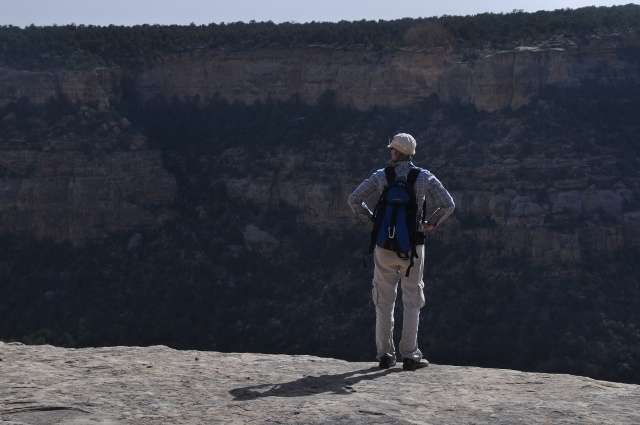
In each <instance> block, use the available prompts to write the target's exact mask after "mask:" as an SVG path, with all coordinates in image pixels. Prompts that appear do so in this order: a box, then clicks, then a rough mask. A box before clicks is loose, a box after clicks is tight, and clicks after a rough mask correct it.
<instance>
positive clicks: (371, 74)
mask: <svg viewBox="0 0 640 425" xmlns="http://www.w3.org/2000/svg"><path fill="white" fill-rule="evenodd" d="M556 41H557V42H556V43H548V44H547V45H545V46H541V47H519V48H517V49H515V50H510V51H480V52H475V53H474V54H473V56H477V57H476V58H475V59H473V60H469V59H468V58H466V57H465V56H466V55H465V54H463V53H462V52H457V51H452V50H446V49H442V48H431V49H424V50H420V49H410V48H404V49H400V50H397V51H394V52H376V51H372V50H368V49H364V48H362V47H359V46H354V47H335V46H327V45H309V46H303V47H282V46H277V45H273V46H267V47H262V48H255V49H251V50H243V51H236V50H233V49H227V48H220V49H197V50H189V51H184V52H179V53H171V54H161V55H157V56H156V57H154V58H148V59H147V60H146V63H145V66H144V67H142V68H139V69H136V70H132V69H126V68H125V69H121V68H119V67H112V68H98V69H95V70H92V71H88V72H72V71H65V70H62V71H52V72H28V71H16V70H11V69H6V68H0V106H1V105H4V104H6V103H8V102H10V101H15V100H17V99H19V98H20V97H23V96H26V97H28V98H29V99H31V100H33V101H35V102H45V101H46V100H47V99H49V98H50V97H51V96H56V97H57V96H60V95H61V94H64V95H66V96H67V98H68V99H70V100H72V101H76V100H81V101H82V102H84V103H87V102H98V103H99V104H101V105H108V99H109V98H120V97H121V96H122V86H121V80H122V77H123V75H124V76H126V77H127V78H131V79H132V80H133V81H134V82H135V86H134V87H135V90H136V91H137V92H138V94H139V96H140V100H141V101H142V102H145V101H147V100H149V99H151V98H153V97H155V96H157V95H162V96H164V97H165V98H171V97H173V96H178V97H179V98H184V97H187V96H190V97H193V96H199V97H200V98H201V99H203V100H204V99H207V98H211V97H213V96H215V95H218V96H220V97H221V98H224V99H228V100H229V101H234V100H238V101H242V102H246V103H252V102H254V101H255V100H265V99H267V98H271V99H280V100H286V99H289V98H290V97H291V96H292V95H294V94H297V95H299V96H300V99H301V100H302V101H304V102H307V103H315V102H316V101H317V99H318V98H319V96H320V95H321V94H322V93H324V92H325V91H326V90H333V91H334V92H335V94H336V100H337V102H338V104H339V105H341V106H347V105H350V106H352V107H354V108H356V109H359V110H366V109H369V108H371V107H372V106H374V105H378V106H383V107H390V108H404V107H409V106H414V105H416V104H418V103H420V102H421V101H422V100H424V99H426V98H427V97H429V96H430V95H432V94H436V95H438V96H439V98H440V99H441V100H443V101H451V100H453V99H459V100H460V101H461V102H462V103H463V104H473V105H475V106H476V107H477V108H478V109H479V110H484V111H496V110H500V109H502V108H505V107H511V108H513V109H517V108H519V107H521V106H523V105H525V104H527V103H528V102H529V101H530V99H531V97H532V96H534V95H536V94H537V93H539V91H540V90H541V89H542V87H544V86H545V85H547V84H555V85H572V84H577V83H579V82H580V81H581V80H583V79H585V78H601V79H602V78H603V79H606V80H608V81H610V82H616V81H629V80H633V81H637V80H638V78H639V75H640V74H639V71H638V66H637V64H635V63H631V62H629V61H627V60H625V59H624V58H623V56H622V54H621V49H622V48H624V47H627V46H632V45H636V44H637V42H638V40H637V36H636V35H635V34H631V35H611V36H603V37H592V38H590V39H589V40H587V41H584V40H578V39H564V38H561V39H559V40H556Z"/></svg>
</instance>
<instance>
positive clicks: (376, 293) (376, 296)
mask: <svg viewBox="0 0 640 425" xmlns="http://www.w3.org/2000/svg"><path fill="white" fill-rule="evenodd" d="M388 148H390V149H391V161H390V162H389V166H388V167H387V168H386V169H380V170H378V171H376V172H375V173H373V175H372V176H371V177H369V178H368V179H367V180H365V181H363V182H362V183H361V184H360V185H359V186H358V187H357V188H356V190H355V191H354V192H353V193H352V194H351V196H350V197H349V201H348V202H349V206H350V207H351V209H352V210H353V211H354V212H355V213H356V216H357V217H358V219H359V220H360V222H361V223H363V224H366V223H369V224H370V223H371V222H372V221H373V219H374V217H373V213H372V212H371V210H370V209H369V207H368V206H367V205H366V201H367V200H368V199H371V197H373V196H374V195H376V196H380V194H381V193H383V191H384V189H385V187H386V186H387V185H391V182H390V179H391V177H390V175H391V176H393V177H394V178H396V179H400V180H405V181H406V180H408V179H409V176H410V175H412V177H411V180H413V179H414V178H415V183H414V184H413V191H414V193H415V203H416V204H417V214H415V217H416V223H415V225H416V226H417V229H418V231H419V232H420V233H417V235H420V236H422V237H417V238H416V239H417V243H416V244H415V245H416V246H415V250H413V254H410V255H409V258H402V256H401V255H400V254H398V253H397V252H396V251H392V250H388V249H384V248H382V247H381V246H375V250H374V261H375V270H374V275H373V290H372V296H373V303H374V304H375V306H376V348H377V358H378V360H379V361H380V364H379V367H380V368H382V369H388V368H390V367H392V366H395V364H396V350H395V346H394V342H393V325H394V317H393V309H394V306H395V302H396V295H397V288H398V282H401V286H402V302H403V317H402V338H401V339H400V346H399V348H400V355H401V356H402V367H403V369H404V370H416V369H419V368H423V367H426V366H429V362H428V361H427V360H426V359H423V358H422V352H421V351H420V349H418V322H419V318H420V308H421V307H422V306H424V303H425V298H424V292H423V288H424V282H423V281H422V274H423V270H424V233H423V232H424V231H430V230H433V229H434V228H436V227H437V226H438V225H439V224H440V223H442V222H443V221H444V220H445V219H446V218H447V216H449V214H451V212H452V211H453V209H454V208H455V205H454V203H453V199H452V198H451V195H450V194H449V192H447V190H446V189H445V188H444V187H443V186H442V183H440V181H439V180H438V179H437V178H436V177H435V176H434V175H433V174H431V173H430V172H429V171H427V170H424V169H417V168H416V167H415V166H414V165H413V163H412V162H411V160H412V158H413V155H414V154H415V153H416V141H415V139H414V138H413V136H411V135H410V134H406V133H400V134H397V135H396V136H394V137H393V140H392V141H391V143H390V144H389V146H388ZM412 169H415V170H416V171H413V172H410V171H411V170H412ZM416 174H417V178H416ZM426 197H429V199H430V201H431V202H432V203H433V206H434V207H435V208H436V209H435V211H434V212H433V213H432V214H431V216H430V217H429V218H428V219H425V217H424V215H423V212H422V210H423V208H424V205H425V199H426ZM418 221H419V223H418ZM408 224H409V223H408ZM391 237H393V235H391ZM416 254H417V258H416V257H415V255H416ZM412 255H413V257H412ZM414 258H415V264H413V259H414ZM412 266H413V267H412Z"/></svg>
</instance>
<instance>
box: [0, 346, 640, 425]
mask: <svg viewBox="0 0 640 425" xmlns="http://www.w3.org/2000/svg"><path fill="white" fill-rule="evenodd" d="M639 421H640V387H639V386H637V385H629V384H619V383H612V382H605V381H597V380H593V379H589V378H583V377H577V376H571V375H559V374H558V375H553V374H544V373H523V372H518V371H513V370H503V369H482V368H477V367H456V366H446V365H431V366H430V367H429V368H426V369H422V370H419V371H416V372H404V371H402V369H401V368H400V367H394V368H391V369H388V370H381V369H378V368H377V364H376V363H373V362H369V363H350V362H345V361H342V360H334V359H330V358H320V357H313V356H284V355H265V354H245V353H218V352H198V351H177V350H172V349H169V348H167V347H164V346H152V347H146V348H140V347H104V348H85V349H64V348H58V347H52V346H46V345H45V346H24V345H22V344H19V343H9V344H5V343H2V342H0V423H2V424H7V425H9V424H11V425H22V424H25V425H26V424H45V423H46V424H78V423H101V424H117V423H135V424H161V423H172V424H196V423H202V424H205V423H206V424H211V423H224V424H231V423H250V422H260V423H291V424H320V423H338V422H344V423H354V424H383V423H384V424H409V423H433V424H467V423H475V424H513V423H553V424H575V423H580V424H616V425H620V424H633V423H638V422H639Z"/></svg>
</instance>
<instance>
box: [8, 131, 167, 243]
mask: <svg viewBox="0 0 640 425" xmlns="http://www.w3.org/2000/svg"><path fill="white" fill-rule="evenodd" d="M109 142H114V141H113V140H110V139H109V138H108V137H104V138H99V137H98V138H91V137H88V138H86V139H79V138H78V139H76V140H73V139H71V140H70V139H68V138H67V139H66V140H65V139H58V140H50V141H48V142H44V143H42V142H37V143H27V142H24V141H20V140H18V141H14V142H11V143H6V144H4V145H2V146H0V171H2V173H1V174H0V233H9V234H13V235H16V236H18V237H24V238H27V237H35V238H37V239H42V238H52V239H54V240H83V239H86V238H91V237H96V236H102V235H104V234H105V233H107V232H110V231H118V230H123V229H133V228H136V227H138V226H141V227H152V226H157V225H159V224H161V223H163V222H164V221H165V220H166V219H168V218H169V217H171V213H170V212H169V210H167V209H166V208H165V206H166V204H167V203H169V202H171V201H173V200H174V199H175V197H176V194H177V185H176V181H175V178H174V177H173V176H172V175H171V174H169V173H168V172H167V171H166V170H165V169H164V167H163V164H162V158H161V155H160V152H159V151H154V150H149V149H147V148H145V145H146V141H145V139H144V138H141V137H139V136H133V137H130V138H129V143H130V146H129V147H128V149H127V151H120V150H115V151H112V152H108V151H107V152H98V151H96V150H95V147H96V146H99V147H101V148H103V149H106V148H108V147H109V146H107V145H108V144H109ZM120 142H122V140H120ZM111 148H112V149H113V147H111ZM112 149H111V150H112Z"/></svg>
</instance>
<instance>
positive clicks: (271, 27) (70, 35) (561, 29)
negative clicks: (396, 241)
mask: <svg viewBox="0 0 640 425" xmlns="http://www.w3.org/2000/svg"><path fill="white" fill-rule="evenodd" d="M638 28H640V6H638V5H634V4H628V5H626V6H612V7H584V8H580V9H575V10H571V9H559V10H555V11H539V12H535V13H524V12H521V11H517V10H514V11H513V12H512V13H507V14H502V13H501V14H495V13H483V14H478V15H474V16H446V15H445V16H441V17H433V18H417V19H412V18H405V19H398V20H392V21H385V20H379V21H366V20H361V21H354V22H348V21H340V22H308V23H304V24H298V23H291V22H284V23H281V24H274V23H273V22H271V21H268V22H255V21H251V22H249V23H244V22H233V23H226V24H225V23H219V24H215V23H211V24H209V25H200V26H196V25H166V26H164V25H137V26H134V27H124V26H114V25H109V26H108V27H100V26H93V25H88V26H85V25H65V26H49V27H36V26H34V25H31V26H28V27H26V28H24V29H23V28H19V27H15V26H3V27H0V65H2V66H6V67H11V68H19V69H47V70H51V69H60V68H65V69H90V68H93V67H96V66H104V65H109V64H110V63H116V64H118V65H121V66H132V65H135V64H137V63H139V62H140V60H141V59H143V58H144V57H146V56H151V55H154V54H158V53H167V52H177V51H181V50H186V49H195V48H218V47H223V46H225V47H228V48H233V49H248V48H256V47H260V46H262V45H264V44H265V43H276V44H281V45H286V46H291V45H300V44H301V45H309V44H325V45H333V46H336V47H337V46H353V45H360V46H361V47H362V48H371V49H374V50H379V51H385V50H394V49H397V48H399V47H414V46H417V47H471V48H485V47H487V46H490V47H492V48H509V47H514V46H516V45H518V44H521V43H539V42H542V41H544V40H547V39H549V38H550V37H552V36H557V35H564V36H576V37H586V36H589V35H594V34H598V33H602V32H608V33H611V32H615V31H619V32H629V31H637V30H638Z"/></svg>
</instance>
